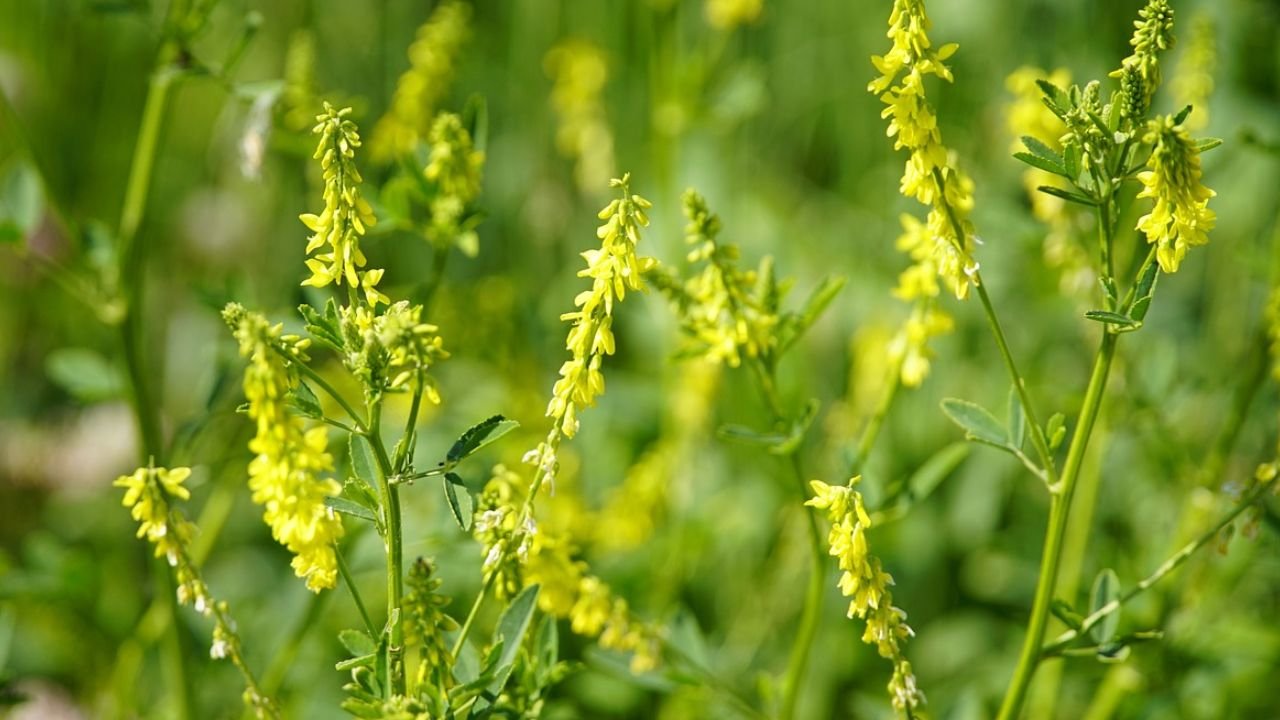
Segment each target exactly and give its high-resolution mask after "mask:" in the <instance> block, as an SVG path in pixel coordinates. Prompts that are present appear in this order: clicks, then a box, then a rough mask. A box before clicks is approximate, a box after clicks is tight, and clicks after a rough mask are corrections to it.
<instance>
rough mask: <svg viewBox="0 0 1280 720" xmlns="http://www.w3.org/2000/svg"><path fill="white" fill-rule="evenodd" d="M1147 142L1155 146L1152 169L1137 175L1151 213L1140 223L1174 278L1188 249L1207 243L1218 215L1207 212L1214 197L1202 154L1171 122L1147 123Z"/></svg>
mask: <svg viewBox="0 0 1280 720" xmlns="http://www.w3.org/2000/svg"><path fill="white" fill-rule="evenodd" d="M1143 140H1144V142H1147V143H1150V144H1152V145H1154V146H1155V149H1154V150H1153V151H1152V153H1151V159H1150V160H1149V165H1150V167H1151V169H1150V170H1147V171H1145V172H1142V173H1139V175H1138V180H1140V181H1141V182H1142V185H1143V189H1142V192H1140V193H1138V197H1140V198H1153V199H1155V205H1154V207H1152V209H1151V212H1149V213H1147V214H1146V215H1143V216H1142V217H1141V218H1140V219H1139V220H1138V229H1139V230H1141V231H1142V232H1143V233H1144V234H1145V235H1146V236H1147V242H1149V243H1154V244H1155V245H1156V259H1157V260H1159V262H1160V269H1161V270H1163V271H1165V272H1167V273H1175V272H1177V271H1178V266H1179V265H1180V264H1181V263H1182V259H1183V258H1184V257H1185V256H1186V254H1187V249H1188V248H1190V247H1192V246H1195V245H1204V244H1206V243H1208V242H1209V235H1208V233H1209V231H1210V230H1212V229H1213V226H1214V222H1215V221H1216V217H1217V216H1216V215H1214V212H1213V211H1212V210H1210V209H1209V198H1212V197H1213V196H1214V195H1215V193H1214V192H1213V191H1212V190H1210V189H1209V188H1207V187H1205V186H1204V184H1203V183H1201V182H1200V151H1199V150H1197V149H1196V146H1195V143H1194V142H1193V141H1192V140H1191V136H1190V135H1188V134H1187V131H1186V129H1185V128H1183V127H1182V126H1181V125H1175V124H1174V123H1173V118H1172V117H1164V118H1162V119H1156V120H1152V121H1150V122H1148V123H1147V128H1146V135H1145V137H1144V138H1143Z"/></svg>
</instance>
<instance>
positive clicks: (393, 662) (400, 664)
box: [365, 399, 405, 697]
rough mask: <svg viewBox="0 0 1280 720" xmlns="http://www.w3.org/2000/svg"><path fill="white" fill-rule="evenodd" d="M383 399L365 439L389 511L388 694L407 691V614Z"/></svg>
mask: <svg viewBox="0 0 1280 720" xmlns="http://www.w3.org/2000/svg"><path fill="white" fill-rule="evenodd" d="M381 428H382V401H381V400H380V399H379V400H373V401H372V402H370V403H369V432H368V433H367V434H366V435H365V439H367V440H368V441H369V444H370V445H371V446H372V447H373V455H374V457H375V458H376V460H377V466H378V473H377V474H378V487H379V489H380V490H381V493H382V499H383V503H384V508H383V509H384V510H385V512H386V518H385V520H386V524H387V535H386V550H387V622H388V623H389V624H390V637H388V638H387V672H388V673H389V674H390V678H391V680H390V682H388V683H387V686H386V694H387V696H388V697H389V696H391V695H393V694H403V693H404V688H405V676H404V618H403V617H401V611H400V606H401V603H402V598H403V596H404V559H403V557H402V546H403V541H404V538H403V536H402V535H403V531H402V529H401V527H400V488H398V487H397V486H395V485H392V484H391V481H390V477H391V475H392V473H393V469H392V464H391V459H390V458H389V457H387V450H386V448H384V447H383V446H382V433H381Z"/></svg>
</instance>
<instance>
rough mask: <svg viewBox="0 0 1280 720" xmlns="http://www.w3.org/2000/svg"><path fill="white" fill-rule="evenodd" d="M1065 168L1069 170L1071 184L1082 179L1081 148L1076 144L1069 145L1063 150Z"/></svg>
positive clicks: (1068, 175)
mask: <svg viewBox="0 0 1280 720" xmlns="http://www.w3.org/2000/svg"><path fill="white" fill-rule="evenodd" d="M1062 162H1063V166H1064V167H1065V168H1066V169H1067V177H1068V178H1069V179H1070V180H1071V182H1075V181H1076V178H1078V177H1080V146H1079V145H1077V144H1076V143H1067V146H1066V147H1064V148H1063V149H1062Z"/></svg>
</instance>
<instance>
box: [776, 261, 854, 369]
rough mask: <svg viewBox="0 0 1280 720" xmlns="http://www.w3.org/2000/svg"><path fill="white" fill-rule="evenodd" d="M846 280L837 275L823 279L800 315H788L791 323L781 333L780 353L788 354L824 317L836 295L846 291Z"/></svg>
mask: <svg viewBox="0 0 1280 720" xmlns="http://www.w3.org/2000/svg"><path fill="white" fill-rule="evenodd" d="M846 280H847V279H846V278H844V277H841V276H836V275H829V276H827V277H826V278H823V280H822V282H821V283H819V284H818V287H816V288H814V290H813V292H812V293H810V294H809V299H808V300H805V303H804V307H802V308H801V309H800V312H799V313H796V314H793V315H788V317H787V320H789V322H787V323H786V325H785V326H784V330H782V331H780V332H779V338H778V349H779V350H778V351H779V353H782V352H786V350H787V349H788V348H790V347H791V346H792V345H794V344H795V343H796V341H797V340H799V339H800V338H801V337H802V336H803V335H804V334H805V332H806V331H808V330H809V328H811V327H813V325H814V323H816V322H817V321H818V319H819V318H821V317H822V313H824V312H826V309H827V308H828V307H829V306H830V305H831V302H832V301H833V300H835V298H836V295H839V294H840V291H841V290H842V289H844V285H845V282H846Z"/></svg>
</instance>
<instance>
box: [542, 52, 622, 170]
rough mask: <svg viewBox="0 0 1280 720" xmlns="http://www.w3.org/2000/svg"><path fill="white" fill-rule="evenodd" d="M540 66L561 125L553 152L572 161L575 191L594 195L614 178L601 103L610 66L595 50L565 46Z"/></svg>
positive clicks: (610, 142)
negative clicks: (546, 76)
mask: <svg viewBox="0 0 1280 720" xmlns="http://www.w3.org/2000/svg"><path fill="white" fill-rule="evenodd" d="M543 66H544V67H545V68H546V71H547V75H548V76H550V77H551V80H552V82H553V83H554V85H553V87H552V88H551V107H552V109H554V110H555V113H556V116H557V117H558V118H559V120H560V126H559V128H558V129H557V130H556V147H558V148H559V149H560V152H561V153H562V154H563V155H564V156H566V157H568V158H571V159H573V160H574V161H575V163H576V166H575V169H574V178H575V179H576V180H577V182H578V187H579V188H580V189H582V190H586V191H591V192H594V191H595V189H596V188H598V187H601V185H602V184H603V183H604V181H605V179H606V178H609V177H612V176H613V174H614V164H613V163H614V158H613V131H612V130H611V129H610V128H609V122H608V120H607V118H606V117H605V109H604V100H603V99H602V98H603V95H604V86H605V83H606V82H607V81H608V79H609V64H608V62H607V61H606V60H605V55H604V52H603V51H602V50H601V49H600V48H598V47H596V46H595V45H593V44H591V43H589V42H586V41H584V40H567V41H565V42H562V43H560V44H558V45H556V46H555V47H553V48H551V50H550V51H549V52H548V53H547V56H546V58H545V59H544V60H543Z"/></svg>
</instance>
